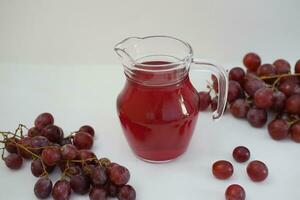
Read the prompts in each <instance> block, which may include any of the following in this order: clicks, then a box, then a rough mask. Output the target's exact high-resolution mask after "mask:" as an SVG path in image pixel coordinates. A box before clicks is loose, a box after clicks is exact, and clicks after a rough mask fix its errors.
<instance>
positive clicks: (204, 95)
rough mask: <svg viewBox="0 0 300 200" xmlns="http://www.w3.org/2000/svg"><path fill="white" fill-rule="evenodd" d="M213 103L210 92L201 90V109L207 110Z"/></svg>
mask: <svg viewBox="0 0 300 200" xmlns="http://www.w3.org/2000/svg"><path fill="white" fill-rule="evenodd" d="M210 103H211V97H210V94H209V92H199V110H200V111H204V110H206V109H207V108H208V107H209V105H210Z"/></svg>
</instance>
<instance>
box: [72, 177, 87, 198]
mask: <svg viewBox="0 0 300 200" xmlns="http://www.w3.org/2000/svg"><path fill="white" fill-rule="evenodd" d="M70 185H71V188H72V190H73V191H74V192H75V193H77V194H87V193H88V192H89V190H90V182H89V179H88V178H87V177H86V176H84V175H76V176H72V177H71V179H70Z"/></svg>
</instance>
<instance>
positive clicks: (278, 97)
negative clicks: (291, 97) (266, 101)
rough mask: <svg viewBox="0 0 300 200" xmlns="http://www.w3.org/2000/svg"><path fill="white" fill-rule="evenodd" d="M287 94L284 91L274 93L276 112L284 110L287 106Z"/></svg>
mask: <svg viewBox="0 0 300 200" xmlns="http://www.w3.org/2000/svg"><path fill="white" fill-rule="evenodd" d="M285 102H286V96H285V95H284V93H283V92H280V91H276V92H274V93H273V105H272V109H273V110H274V111H276V112H282V111H283V110H284V107H285Z"/></svg>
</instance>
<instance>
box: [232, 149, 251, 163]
mask: <svg viewBox="0 0 300 200" xmlns="http://www.w3.org/2000/svg"><path fill="white" fill-rule="evenodd" d="M232 156H233V158H234V159H235V160H236V161H237V162H239V163H242V162H246V161H248V160H249V158H250V151H249V149H248V148H247V147H244V146H238V147H236V148H235V149H234V150H233V152H232Z"/></svg>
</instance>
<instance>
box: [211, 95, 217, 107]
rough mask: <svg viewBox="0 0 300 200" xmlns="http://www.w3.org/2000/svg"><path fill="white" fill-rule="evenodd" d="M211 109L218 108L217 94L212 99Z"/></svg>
mask: <svg viewBox="0 0 300 200" xmlns="http://www.w3.org/2000/svg"><path fill="white" fill-rule="evenodd" d="M210 107H211V110H212V111H215V110H217V107H218V97H217V96H215V97H214V98H213V99H212V100H211V104H210Z"/></svg>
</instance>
